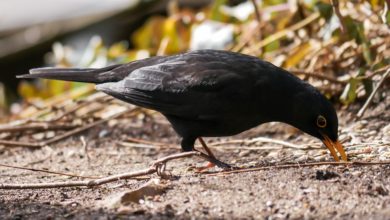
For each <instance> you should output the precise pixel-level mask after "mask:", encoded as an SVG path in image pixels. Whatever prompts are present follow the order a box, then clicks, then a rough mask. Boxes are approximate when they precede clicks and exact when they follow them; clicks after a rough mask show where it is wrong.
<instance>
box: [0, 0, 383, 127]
mask: <svg viewBox="0 0 390 220" xmlns="http://www.w3.org/2000/svg"><path fill="white" fill-rule="evenodd" d="M389 6H390V0H364V1H363V0H353V1H344V0H261V1H260V0H248V1H246V0H197V1H191V0H102V1H98V2H97V1H92V0H85V1H65V0H56V1H51V0H35V1H34V2H32V1H28V0H15V1H11V0H5V1H2V2H0V14H1V16H0V48H1V49H0V68H1V75H0V76H1V78H0V119H1V118H2V119H6V118H8V117H9V116H12V115H16V114H19V113H20V112H21V110H22V109H23V108H24V106H25V105H27V104H29V105H33V106H35V107H36V108H37V109H39V108H40V106H42V105H43V104H42V103H44V102H47V101H48V100H51V101H53V100H55V99H56V98H58V97H64V96H66V97H67V98H77V97H81V96H84V95H87V94H90V93H92V92H93V89H94V87H93V85H88V84H82V83H72V82H60V81H50V80H36V81H19V80H17V79H16V78H15V75H18V74H25V73H27V72H28V70H29V69H30V68H34V67H41V66H60V67H104V66H107V65H110V64H114V63H126V62H130V61H132V60H136V59H142V58H146V57H151V56H155V55H171V54H176V53H180V52H184V51H188V50H196V49H207V48H211V49H225V50H231V51H235V52H241V53H245V54H250V55H254V56H257V57H259V58H262V59H264V60H267V61H270V62H272V63H274V64H275V65H277V66H281V67H283V68H286V69H288V70H290V71H291V72H292V73H294V74H296V75H298V76H299V77H301V78H302V79H305V80H308V81H309V82H310V83H312V84H313V85H314V86H316V87H317V88H319V89H320V90H321V91H322V92H323V93H324V94H326V95H327V96H328V97H329V98H330V99H331V100H333V101H334V102H338V103H341V104H343V105H348V104H351V103H354V102H355V101H356V100H361V99H366V98H367V96H368V95H370V94H371V92H372V90H373V88H374V87H375V85H376V84H377V83H378V81H380V79H381V78H382V77H384V74H385V72H386V70H387V69H388V68H389V64H390V50H389V45H390V34H389V33H390V28H389V24H390V22H389V21H390V13H389ZM387 83H388V82H387ZM281 86H283V85H281ZM385 86H386V83H385ZM377 96H378V97H376V99H377V100H379V101H380V100H381V97H380V96H381V93H378V94H377ZM0 121H1V120H0Z"/></svg>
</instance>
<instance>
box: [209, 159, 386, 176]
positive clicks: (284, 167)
mask: <svg viewBox="0 0 390 220" xmlns="http://www.w3.org/2000/svg"><path fill="white" fill-rule="evenodd" d="M325 165H328V166H347V165H348V166H373V165H390V161H379V162H362V161H355V162H314V163H304V164H279V165H270V166H263V167H254V168H242V169H236V170H229V171H221V172H215V173H205V174H206V175H209V176H220V175H226V174H233V173H245V172H254V171H260V170H269V169H288V168H302V167H314V166H325Z"/></svg>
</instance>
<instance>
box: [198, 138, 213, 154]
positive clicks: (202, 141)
mask: <svg viewBox="0 0 390 220" xmlns="http://www.w3.org/2000/svg"><path fill="white" fill-rule="evenodd" d="M198 140H199V142H200V144H201V145H202V147H203V149H204V150H205V151H206V152H207V154H208V155H209V156H210V157H213V158H215V156H214V154H213V152H212V151H211V150H210V148H209V147H207V144H206V142H204V140H203V138H201V137H198Z"/></svg>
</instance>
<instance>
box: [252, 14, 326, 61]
mask: <svg viewBox="0 0 390 220" xmlns="http://www.w3.org/2000/svg"><path fill="white" fill-rule="evenodd" d="M318 18H320V13H318V12H316V13H313V14H311V15H310V16H309V17H307V18H305V19H304V20H302V21H300V22H298V23H296V24H294V25H292V26H290V27H288V28H286V29H284V30H282V31H279V32H276V33H275V34H272V35H271V36H268V37H266V38H265V39H264V40H262V41H260V42H259V43H257V44H255V45H254V46H252V47H251V48H249V49H250V51H249V53H253V52H257V51H258V50H259V49H260V48H262V47H264V46H267V45H268V44H270V43H272V42H274V41H277V40H279V39H282V38H283V37H285V36H286V35H287V34H288V33H289V32H291V31H296V30H298V29H300V28H303V27H304V26H306V25H308V24H310V23H311V22H313V21H315V20H317V19H318ZM255 54H256V53H255Z"/></svg>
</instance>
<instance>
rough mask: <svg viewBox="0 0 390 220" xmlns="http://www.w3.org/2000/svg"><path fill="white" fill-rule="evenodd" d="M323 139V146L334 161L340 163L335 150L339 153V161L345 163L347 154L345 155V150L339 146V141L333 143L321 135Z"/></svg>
mask: <svg viewBox="0 0 390 220" xmlns="http://www.w3.org/2000/svg"><path fill="white" fill-rule="evenodd" d="M322 136H323V137H324V139H323V140H322V142H324V144H325V146H326V147H327V148H328V149H329V151H330V153H331V154H332V156H333V158H334V160H335V161H340V158H339V156H338V155H337V153H336V150H337V151H338V152H339V153H340V155H341V159H342V160H344V161H347V154H345V150H344V147H343V145H341V144H340V142H339V141H335V142H333V141H332V140H331V139H330V138H329V137H328V136H326V135H325V134H322Z"/></svg>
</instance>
